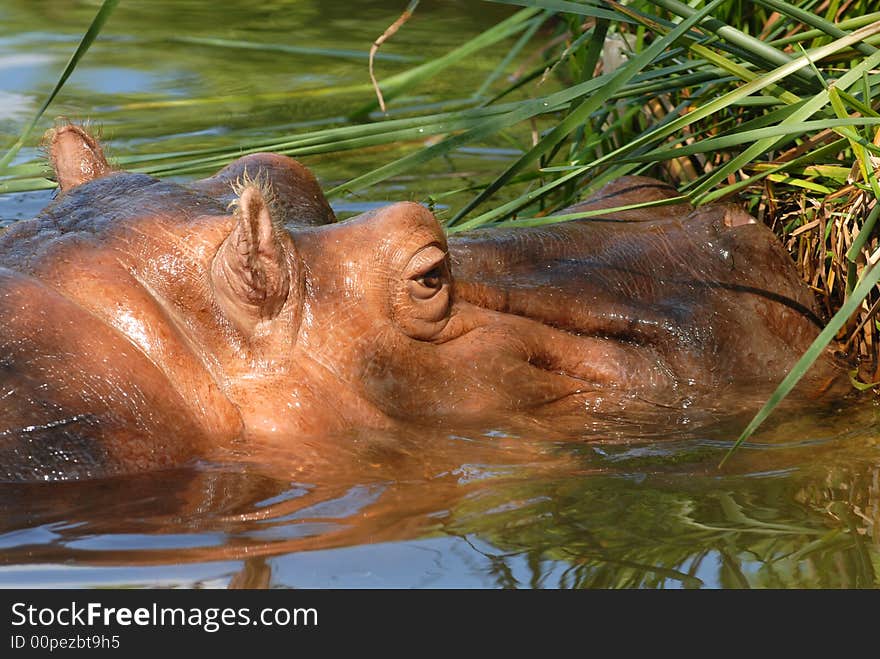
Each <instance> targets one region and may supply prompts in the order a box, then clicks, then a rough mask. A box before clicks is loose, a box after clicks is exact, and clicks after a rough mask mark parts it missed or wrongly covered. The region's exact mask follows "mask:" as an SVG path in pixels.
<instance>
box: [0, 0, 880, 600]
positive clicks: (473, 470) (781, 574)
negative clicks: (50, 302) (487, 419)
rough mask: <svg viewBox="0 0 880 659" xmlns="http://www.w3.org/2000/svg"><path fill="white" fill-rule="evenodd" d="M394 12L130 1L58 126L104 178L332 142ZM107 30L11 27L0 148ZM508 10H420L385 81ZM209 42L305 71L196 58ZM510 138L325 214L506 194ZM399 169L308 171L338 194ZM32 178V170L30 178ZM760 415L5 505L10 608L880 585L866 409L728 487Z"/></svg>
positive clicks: (480, 71)
mask: <svg viewBox="0 0 880 659" xmlns="http://www.w3.org/2000/svg"><path fill="white" fill-rule="evenodd" d="M404 4H405V3H402V2H378V3H377V2H344V3H343V2H326V1H324V2H320V3H319V2H305V1H300V2H290V3H286V2H264V3H261V4H260V5H255V4H254V3H246V2H238V3H224V6H223V11H222V12H218V11H217V10H216V8H215V7H216V5H215V3H208V2H202V1H199V2H195V1H192V2H170V1H168V2H151V3H122V5H121V6H120V7H119V8H118V10H117V11H116V13H115V14H114V16H113V17H112V18H111V20H110V22H109V24H108V26H107V28H106V30H105V38H104V39H103V40H102V41H99V42H98V43H97V44H96V45H95V46H93V48H92V50H91V51H90V53H89V54H88V56H87V58H86V59H85V60H84V61H83V63H82V64H81V66H80V67H79V68H78V69H77V71H76V72H75V74H74V75H73V76H72V77H71V79H70V80H69V82H68V84H67V86H66V87H65V89H64V90H63V92H62V93H61V95H60V96H59V97H58V99H57V101H56V103H55V104H54V105H53V106H52V108H51V109H50V114H51V115H66V116H69V117H73V118H87V119H90V120H92V121H93V122H95V123H96V124H98V125H99V126H101V127H102V130H103V133H104V136H105V139H106V140H107V141H108V143H109V144H110V147H111V149H110V150H111V155H113V156H115V157H117V158H127V157H130V156H135V155H143V154H149V153H160V152H167V151H177V150H181V151H183V150H188V149H196V148H204V147H206V146H214V145H229V144H236V143H237V142H238V141H246V140H249V139H255V138H257V137H261V136H265V137H272V136H277V135H279V134H287V133H292V132H295V131H297V130H300V129H301V130H306V129H309V128H311V127H320V126H323V125H328V126H329V125H341V124H343V123H344V122H345V121H346V120H345V119H344V117H345V116H346V114H347V112H348V111H349V110H350V109H351V108H353V107H359V106H360V105H362V104H364V103H366V102H367V101H369V100H370V92H369V91H368V90H367V91H364V89H363V85H364V83H365V82H366V81H367V70H366V53H367V51H368V49H369V45H370V44H371V43H372V42H373V40H374V39H375V38H376V37H377V36H378V35H379V34H381V32H382V31H383V30H384V29H385V27H386V26H387V25H388V24H390V22H391V21H393V20H394V19H395V18H396V17H397V15H398V13H399V11H400V10H401V9H402V7H403V5H404ZM96 8H97V3H95V2H79V3H73V2H69V1H66V0H65V1H64V2H62V1H60V0H59V1H57V2H41V3H32V2H26V1H24V0H21V1H16V0H6V2H5V3H4V4H3V5H2V6H0V144H8V143H10V142H12V141H14V139H15V137H17V134H18V132H19V131H20V130H21V128H22V127H23V126H24V125H25V124H26V122H27V121H28V119H29V117H30V116H31V114H32V113H33V112H34V110H35V109H36V108H37V107H38V106H39V104H40V103H41V102H42V99H43V98H44V97H45V95H46V94H47V93H48V91H49V90H50V89H51V87H52V85H53V84H54V81H55V79H56V77H57V75H58V73H59V72H60V70H61V69H62V68H63V66H64V64H65V62H66V60H67V58H68V57H69V54H70V53H71V52H72V50H73V49H74V48H75V46H76V43H77V42H78V39H79V37H80V35H81V33H82V32H83V31H84V29H85V27H86V26H87V24H88V22H89V21H90V20H91V17H92V15H93V14H94V11H95V10H96ZM319 8H320V9H319ZM510 11H511V10H510V8H509V7H503V6H500V5H498V6H495V5H491V4H484V3H479V4H477V3H470V2H467V1H462V2H437V3H422V5H421V6H420V7H419V9H418V11H417V14H416V17H415V18H414V19H413V20H412V21H411V22H410V23H409V24H407V25H406V26H405V27H404V28H403V29H402V30H401V31H400V32H399V33H398V34H397V35H396V36H395V37H394V38H393V39H392V40H391V41H390V42H389V43H387V44H386V45H385V46H383V49H382V53H383V55H385V56H386V57H384V59H380V60H378V61H377V72H378V73H379V75H380V77H381V76H382V75H391V74H393V73H395V72H398V71H401V70H404V69H406V68H407V67H409V66H412V65H413V64H414V63H416V62H418V61H422V60H423V59H424V58H430V57H434V56H437V55H440V54H443V53H445V52H448V51H449V50H451V49H452V48H454V47H455V46H457V45H458V44H460V43H461V42H462V41H463V40H464V39H466V38H467V37H468V36H472V35H476V34H477V33H479V32H480V31H481V30H482V29H484V28H485V27H487V26H489V25H491V24H492V23H493V22H494V21H495V20H496V19H498V18H499V17H502V16H505V15H507V14H508V13H509V12H510ZM210 38H224V39H228V40H239V41H248V42H257V43H265V44H281V45H285V46H290V47H294V48H297V49H300V50H301V52H291V51H290V50H289V51H287V52H283V53H282V52H272V51H261V50H252V49H235V50H234V51H225V50H222V49H219V48H217V47H216V46H211V45H209V44H207V43H205V42H204V41H199V40H204V39H210ZM498 57H499V55H498V53H493V52H488V53H483V54H481V55H480V56H476V57H473V58H472V59H471V60H470V61H468V62H467V63H466V65H464V66H460V67H457V68H456V69H454V70H452V71H451V72H450V73H449V74H448V75H444V76H441V78H440V79H439V80H438V81H436V82H433V83H431V84H430V85H428V86H426V88H419V89H416V90H414V91H413V92H412V93H410V94H409V95H408V96H406V97H401V98H398V99H395V100H394V102H393V103H392V106H391V107H392V110H393V111H396V112H402V113H405V112H407V111H408V108H413V107H418V106H424V105H429V104H432V103H439V102H441V101H443V100H444V99H457V98H461V96H462V91H461V89H462V88H467V89H474V88H475V87H477V86H478V85H479V83H480V82H481V81H482V79H483V78H484V77H485V76H486V75H488V73H489V72H490V71H491V70H492V68H493V67H494V65H495V63H497V61H498V60H497V58H498ZM47 125H48V124H47ZM516 138H517V136H516V134H515V133H514V134H512V139H511V141H509V142H507V141H505V142H499V143H487V144H485V145H482V146H481V147H480V148H476V149H474V148H469V149H467V150H462V151H461V152H458V153H455V154H454V155H453V156H452V157H451V158H450V159H449V160H448V161H444V162H443V163H440V164H436V165H432V166H431V167H429V168H427V169H425V170H424V171H422V170H419V171H416V172H413V173H412V174H411V175H410V176H408V177H405V178H403V177H402V178H397V179H392V180H390V181H386V182H385V183H383V184H381V185H377V186H374V187H372V188H371V189H370V190H369V191H366V192H364V193H358V194H357V195H348V196H340V197H337V198H334V199H332V202H333V205H334V207H335V208H336V210H337V211H338V212H339V214H340V215H343V216H345V215H349V214H353V213H357V212H362V211H363V210H367V209H369V208H372V207H374V206H375V205H377V204H381V203H385V202H388V201H398V200H401V199H416V200H425V199H427V198H428V197H429V196H433V195H437V194H438V193H441V192H443V191H447V190H452V189H454V188H456V187H459V186H460V185H461V181H462V180H463V179H464V180H467V179H468V178H469V177H471V176H478V175H480V173H484V175H488V174H485V173H487V172H496V171H498V168H499V166H500V165H499V163H500V162H503V160H504V159H505V158H508V157H509V150H510V149H511V148H516V147H515V145H516ZM523 146H527V142H523ZM402 153H403V151H399V150H396V149H390V148H386V147H381V148H375V149H369V150H361V151H356V152H354V151H353V152H350V153H348V154H346V155H344V157H340V156H339V155H338V154H337V155H332V156H313V157H309V158H304V159H303V160H304V162H305V163H306V164H307V165H308V166H310V167H311V168H312V169H313V170H314V171H315V172H316V173H317V174H318V176H319V178H320V180H321V181H322V183H323V184H324V185H325V187H327V188H330V187H332V186H335V185H337V184H340V183H342V182H344V181H346V180H348V179H349V178H351V177H353V176H356V175H358V174H360V173H363V172H364V171H366V170H367V169H369V168H372V167H375V166H376V165H377V164H381V163H383V162H387V161H390V160H392V159H393V158H395V157H397V156H399V155H401V154H402ZM33 155H34V152H33V150H25V151H24V152H23V153H22V154H21V156H20V158H19V159H18V162H26V161H27V160H29V159H31V158H32V157H33ZM50 194H51V192H50V191H48V190H44V191H37V192H25V193H17V194H10V195H3V196H0V222H2V223H6V224H8V223H10V222H13V221H16V220H18V219H22V218H27V217H30V216H32V215H34V214H35V213H36V212H37V211H38V210H39V209H40V208H42V206H43V205H45V203H46V202H47V200H48V199H49V197H50ZM467 198H468V197H467V195H459V196H456V195H452V196H450V197H448V198H446V199H445V200H444V202H443V204H447V205H451V206H454V205H456V204H459V205H460V204H461V203H463V201H464V200H466V199H467ZM443 204H441V207H440V209H439V210H440V211H441V212H442V211H443ZM752 411H753V409H752V408H751V407H749V409H747V410H744V411H743V413H742V414H739V415H738V416H736V418H734V419H732V420H730V421H729V422H727V423H725V424H721V425H714V426H710V427H701V428H690V427H688V426H687V425H684V426H682V428H681V430H680V431H676V432H674V433H670V432H668V431H666V430H657V431H656V432H652V429H644V432H642V433H641V434H640V436H639V437H637V438H629V441H620V440H619V439H617V440H616V441H613V442H612V441H602V439H601V438H599V439H597V438H595V437H593V438H591V440H590V441H587V440H586V439H585V438H583V437H571V438H569V439H567V440H563V441H560V440H559V438H558V437H557V438H553V440H552V441H551V440H549V439H547V438H542V437H540V436H530V437H510V436H505V435H504V434H503V433H482V434H481V433H472V434H469V435H467V436H460V435H449V433H444V432H443V431H442V429H441V430H439V431H432V432H428V431H425V432H424V433H423V434H421V435H419V436H414V437H408V438H406V439H405V440H399V441H392V442H388V441H386V442H383V441H382V439H383V438H372V439H371V440H370V441H369V442H367V445H366V446H360V447H359V448H358V449H357V450H355V449H352V450H350V451H340V452H339V453H338V454H334V455H332V456H329V457H328V462H329V464H328V465H324V466H323V467H321V468H301V469H297V468H296V467H292V466H291V465H290V464H284V463H283V462H282V463H272V461H267V462H266V463H265V464H260V463H257V462H253V461H249V462H247V463H245V462H242V461H240V460H237V459H236V456H234V455H230V456H226V457H225V458H223V457H222V456H220V457H216V456H215V458H214V459H212V461H210V462H209V461H205V462H202V463H200V464H197V465H194V466H191V467H187V468H183V469H178V470H173V471H167V472H158V473H152V474H142V475H138V476H133V477H125V478H114V479H106V480H101V481H94V482H83V483H34V484H16V485H11V484H3V485H0V505H2V508H0V510H2V517H0V586H28V587H31V586H42V587H45V586H100V587H129V586H185V587H333V586H343V587H387V586H393V587H450V586H458V587H462V586H463V587H666V588H690V587H745V586H751V587H762V586H763V587H876V586H877V585H880V577H878V575H880V440H878V437H880V433H878V432H877V428H878V413H880V410H878V408H877V406H876V404H875V403H874V402H873V401H872V400H871V399H870V398H867V399H853V400H846V401H843V402H841V403H840V404H838V405H836V406H834V407H832V408H823V409H821V410H816V411H814V412H812V413H810V414H803V413H798V414H789V415H786V414H782V415H779V416H777V417H775V418H774V419H772V420H771V422H769V423H768V424H766V426H765V427H764V428H763V429H762V431H761V432H760V433H759V434H758V435H757V436H756V437H755V438H754V440H753V442H752V443H750V444H749V445H748V446H746V447H744V448H743V449H742V450H741V451H740V452H739V453H738V454H737V456H736V458H735V459H734V460H733V461H732V463H731V464H730V465H729V466H728V467H726V468H725V469H724V470H719V469H718V468H717V464H718V462H719V460H720V459H721V457H722V456H723V455H724V453H725V452H726V450H727V448H729V446H730V445H731V444H732V441H733V439H735V437H736V435H737V434H738V432H739V430H740V429H741V428H742V426H743V424H744V423H745V422H746V421H747V419H748V418H749V415H750V413H751V412H752Z"/></svg>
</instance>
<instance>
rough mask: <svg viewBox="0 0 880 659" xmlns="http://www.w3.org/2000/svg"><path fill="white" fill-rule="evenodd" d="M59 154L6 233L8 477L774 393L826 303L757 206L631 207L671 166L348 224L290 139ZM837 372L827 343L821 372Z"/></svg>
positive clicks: (678, 411)
mask: <svg viewBox="0 0 880 659" xmlns="http://www.w3.org/2000/svg"><path fill="white" fill-rule="evenodd" d="M47 152H48V156H49V159H50V161H51V164H52V167H53V169H54V175H55V179H56V180H57V182H58V186H59V189H58V192H57V196H56V198H55V199H54V200H53V201H52V202H51V203H50V204H49V205H48V206H47V207H46V208H45V209H44V210H43V211H42V212H41V213H40V214H39V215H38V216H37V217H36V218H34V219H32V220H26V221H20V222H18V223H16V224H15V225H14V226H12V227H11V228H10V229H8V230H7V231H6V232H5V233H4V234H3V235H2V236H0V343H2V346H0V398H2V399H3V406H2V409H0V478H4V479H12V480H15V479H45V480H51V479H72V478H90V477H99V476H106V475H115V474H125V473H130V472H137V471H143V470H149V469H159V468H164V467H171V466H175V465H181V464H185V463H188V462H191V461H193V460H197V459H198V458H200V457H204V456H206V455H210V453H211V451H212V450H213V449H214V448H216V447H219V446H226V447H229V446H234V447H239V449H241V447H247V446H249V445H258V444H259V445H263V446H266V445H268V446H278V447H282V446H283V447H285V454H286V455H294V456H295V455H297V451H301V453H302V454H303V455H305V454H308V453H320V452H321V451H325V450H326V451H332V450H334V449H333V444H332V442H330V441H329V440H327V441H325V440H326V438H331V437H334V436H335V437H340V436H348V435H346V433H349V432H350V431H352V429H364V428H366V429H373V430H376V431H377V432H381V433H388V436H389V437H393V434H394V430H395V429H398V428H404V427H406V428H418V427H426V428H427V427H430V428H431V429H438V428H440V429H448V430H449V432H450V433H451V432H456V431H457V429H460V428H474V429H482V430H486V431H490V430H492V429H494V428H502V429H509V432H512V433H516V432H530V431H535V432H547V433H550V435H548V436H552V433H553V432H568V433H570V432H574V433H580V434H582V435H583V436H584V437H587V438H589V437H590V436H591V434H590V433H594V435H592V436H601V435H602V433H607V432H613V431H614V429H615V428H619V427H625V426H627V424H629V426H631V427H636V426H638V424H640V423H645V422H651V423H655V422H657V421H658V420H661V421H662V422H663V423H672V424H674V423H677V422H679V421H680V420H681V418H682V417H684V416H685V415H690V416H691V417H692V416H693V414H694V410H695V409H698V408H700V407H701V406H704V407H707V408H712V409H713V410H714V411H713V414H717V413H718V410H719V409H723V407H724V405H725V403H723V402H719V401H725V400H728V401H729V400H732V399H735V398H738V397H741V396H743V395H746V394H748V395H752V394H754V393H755V392H764V393H766V392H769V391H771V390H772V387H773V386H775V385H776V384H777V383H778V381H779V380H780V379H781V378H782V377H783V376H784V374H785V373H786V372H787V370H788V369H789V368H790V367H791V366H792V365H793V363H794V362H795V361H796V359H797V358H798V357H799V356H800V354H801V353H802V352H803V350H804V349H805V348H806V347H807V346H808V345H809V343H810V342H811V341H812V340H813V339H814V338H815V336H816V335H817V332H818V331H819V329H820V326H821V323H820V319H819V317H818V315H817V312H816V306H815V301H814V299H813V295H812V293H811V291H810V290H809V289H808V288H807V286H806V285H804V284H803V283H802V282H801V280H800V279H799V277H798V275H797V272H796V270H795V268H794V266H793V263H792V262H791V260H790V257H789V256H788V254H787V253H786V252H785V250H784V249H783V247H782V246H781V245H780V243H779V242H778V240H777V239H776V237H775V236H774V235H773V233H772V232H771V231H770V230H769V229H767V228H765V227H764V226H763V225H761V224H758V223H756V222H755V221H754V220H753V219H752V218H751V217H749V216H748V215H747V214H746V213H745V212H744V211H741V210H739V209H738V208H736V207H735V206H725V205H712V206H707V207H703V208H696V209H694V208H692V207H691V206H690V205H688V204H685V203H669V204H666V205H660V206H656V207H651V208H642V209H639V210H614V208H615V207H619V206H624V205H627V204H633V203H636V202H643V201H650V200H666V199H669V198H671V197H673V196H675V195H676V192H675V190H674V189H673V188H672V187H670V186H668V185H666V184H664V183H661V182H660V181H657V180H654V179H649V178H644V177H626V178H623V179H620V180H618V181H615V182H614V183H612V184H609V185H608V186H606V187H604V188H602V189H601V190H600V191H599V192H598V193H596V194H594V195H593V196H591V197H589V198H588V199H586V200H585V201H583V202H581V203H579V204H577V205H576V206H574V207H572V208H569V209H566V210H565V211H563V212H565V213H572V212H579V211H584V210H594V211H601V210H602V209H609V210H608V212H607V213H600V214H599V215H597V216H593V217H591V218H589V219H585V220H575V221H569V222H564V223H559V224H556V225H550V226H544V227H533V228H510V229H500V228H485V229H478V230H474V231H470V232H463V233H460V234H456V235H452V236H449V237H447V236H446V235H445V232H444V230H443V228H442V227H441V225H440V223H438V221H437V219H436V218H435V217H434V215H433V214H432V213H431V212H430V211H429V210H428V209H427V208H426V207H424V206H423V205H420V204H418V203H413V202H401V203H395V204H392V205H388V206H386V207H383V208H380V209H378V210H374V211H370V212H367V213H364V214H362V215H359V216H357V217H354V218H351V219H348V220H346V221H341V222H338V221H337V220H336V217H335V216H334V212H333V210H332V209H331V207H330V205H329V204H328V202H327V200H326V198H325V197H324V194H323V193H322V191H321V188H320V186H319V184H318V182H317V180H316V179H315V177H314V175H313V174H312V173H311V172H310V171H309V170H308V169H306V168H305V167H304V166H302V165H301V164H299V163H298V162H296V161H294V160H292V159H291V158H288V157H286V156H282V155H277V154H269V153H263V154H253V155H248V156H245V157H242V158H240V159H238V160H236V161H235V162H233V163H232V164H230V165H228V166H227V167H226V168H224V169H223V170H221V171H220V172H219V173H218V174H216V175H215V176H213V177H211V178H207V179H203V180H197V181H189V182H172V181H167V180H159V179H156V178H153V177H150V176H147V175H144V174H138V173H131V172H126V171H120V170H118V169H116V168H113V167H111V165H110V164H109V163H108V161H107V159H106V158H105V156H104V155H103V150H102V146H101V144H100V143H99V142H98V141H97V140H96V139H95V138H94V137H92V136H91V135H90V134H89V133H88V132H87V131H86V130H84V129H83V128H82V127H79V126H77V125H73V124H70V125H64V126H60V127H58V128H55V129H53V130H52V131H50V134H48V136H47ZM838 372H839V369H837V368H836V365H835V364H833V363H832V360H831V359H830V358H825V357H823V358H822V359H820V360H819V363H818V364H817V366H816V367H815V368H814V369H813V372H812V373H811V374H810V376H809V377H808V378H806V380H805V383H806V384H805V385H804V386H806V387H810V390H811V391H815V392H817V393H818V392H821V391H822V390H823V388H825V387H826V385H827V383H828V382H830V381H831V380H834V379H835V377H836V375H837V373H838ZM726 396H727V397H726ZM241 450H246V449H241Z"/></svg>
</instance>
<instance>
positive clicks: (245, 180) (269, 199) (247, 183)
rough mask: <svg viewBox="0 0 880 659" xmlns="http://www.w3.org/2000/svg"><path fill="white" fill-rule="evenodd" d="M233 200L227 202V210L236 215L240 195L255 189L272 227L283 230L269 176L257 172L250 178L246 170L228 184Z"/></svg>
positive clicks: (276, 199)
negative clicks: (249, 189) (266, 209)
mask: <svg viewBox="0 0 880 659" xmlns="http://www.w3.org/2000/svg"><path fill="white" fill-rule="evenodd" d="M230 187H231V188H232V192H233V194H234V195H235V198H234V199H233V200H232V201H230V202H229V205H228V208H229V210H231V211H232V212H233V213H234V214H236V215H237V214H238V212H239V207H240V204H241V195H242V193H243V192H244V191H245V190H247V189H248V188H256V189H257V190H259V192H260V196H261V197H262V198H263V202H264V203H265V204H266V207H267V208H268V209H269V217H271V218H272V225H273V226H274V227H275V229H276V230H279V231H280V230H283V229H284V222H283V221H282V220H281V218H282V217H283V215H282V213H280V212H279V211H278V198H277V197H276V195H275V189H274V188H273V187H272V181H271V180H270V179H269V176H268V175H267V174H265V172H263V171H262V170H257V173H256V175H255V176H251V175H250V173H249V172H248V170H247V168H245V170H244V172H243V173H242V175H241V176H239V177H238V178H236V179H235V180H234V181H232V182H231V183H230Z"/></svg>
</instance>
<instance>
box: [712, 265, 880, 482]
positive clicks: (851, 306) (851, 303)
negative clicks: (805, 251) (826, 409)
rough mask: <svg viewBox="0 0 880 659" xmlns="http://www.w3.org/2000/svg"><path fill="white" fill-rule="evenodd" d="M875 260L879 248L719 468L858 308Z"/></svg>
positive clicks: (877, 271) (879, 272) (874, 275)
mask: <svg viewBox="0 0 880 659" xmlns="http://www.w3.org/2000/svg"><path fill="white" fill-rule="evenodd" d="M878 260H880V250H878V251H876V252H874V254H873V256H872V257H871V259H870V263H871V264H872V265H871V266H870V267H869V268H866V269H865V271H864V273H863V274H862V278H861V280H860V281H859V284H858V285H857V286H856V287H855V289H854V290H853V292H852V295H851V296H850V297H849V299H848V300H847V301H846V302H844V304H843V306H841V307H840V310H839V311H838V312H837V313H836V314H834V316H833V317H832V318H831V320H829V321H828V324H827V325H826V326H825V328H824V329H823V330H822V331H821V332H820V333H819V336H817V337H816V338H815V340H814V341H813V343H811V344H810V347H809V348H807V350H806V352H805V353H804V354H803V356H802V357H801V358H800V359H799V360H798V361H797V363H796V364H795V365H794V367H792V369H791V371H789V373H788V375H786V376H785V378H784V379H783V380H782V382H781V383H780V384H779V386H778V387H777V388H776V390H775V391H774V392H773V394H772V395H771V396H770V398H769V400H768V401H767V402H766V403H764V406H763V407H762V408H761V409H760V410H758V413H757V414H756V415H755V416H754V418H753V419H752V420H751V421H750V422H749V424H748V425H747V426H746V428H745V430H743V431H742V433H741V434H740V436H739V438H738V439H737V440H736V442H734V444H733V446H731V447H730V450H729V451H728V452H727V455H725V456H724V458H723V459H722V460H721V462H720V463H719V465H718V467H719V468H721V467H723V466H724V464H725V463H726V462H727V460H728V459H729V458H730V457H731V456H732V455H733V453H734V451H736V449H738V448H739V447H740V446H741V445H742V443H743V442H745V441H746V440H748V438H749V437H751V436H752V435H753V434H754V432H755V430H757V429H758V426H760V425H761V424H762V423H763V422H764V421H765V420H766V419H767V417H769V416H770V414H771V413H772V412H773V410H774V409H776V406H777V405H779V403H780V402H782V399H783V398H785V397H786V396H787V395H788V394H789V393H791V390H792V389H794V387H795V385H796V384H797V383H798V382H799V381H800V379H801V378H802V377H803V376H804V375H805V374H806V373H807V371H808V370H809V369H810V367H811V366H812V365H813V363H814V362H815V361H816V360H817V359H818V358H819V356H820V355H821V354H822V352H823V351H824V350H825V348H826V347H827V346H828V345H829V344H830V343H831V341H832V340H833V339H834V337H835V335H836V334H837V332H838V331H839V330H840V328H842V327H843V326H844V325H845V324H846V322H847V321H848V320H849V318H850V316H852V315H853V314H854V313H855V312H856V310H858V308H859V305H861V304H862V301H863V300H864V299H865V298H866V297H867V296H868V293H870V292H871V290H872V289H873V288H874V287H875V286H876V285H877V283H878V282H880V268H878V267H876V265H873V264H876V262H877V261H878Z"/></svg>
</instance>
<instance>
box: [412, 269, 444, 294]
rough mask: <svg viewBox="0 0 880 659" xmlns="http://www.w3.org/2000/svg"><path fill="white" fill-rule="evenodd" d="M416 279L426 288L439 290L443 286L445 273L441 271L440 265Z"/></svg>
mask: <svg viewBox="0 0 880 659" xmlns="http://www.w3.org/2000/svg"><path fill="white" fill-rule="evenodd" d="M416 281H417V282H418V283H419V284H421V285H422V286H424V287H425V288H430V289H432V290H438V289H439V288H440V287H441V286H443V273H442V272H440V267H439V266H436V267H433V268H431V269H430V270H428V272H426V273H425V274H423V275H422V276H421V277H417V278H416Z"/></svg>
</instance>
